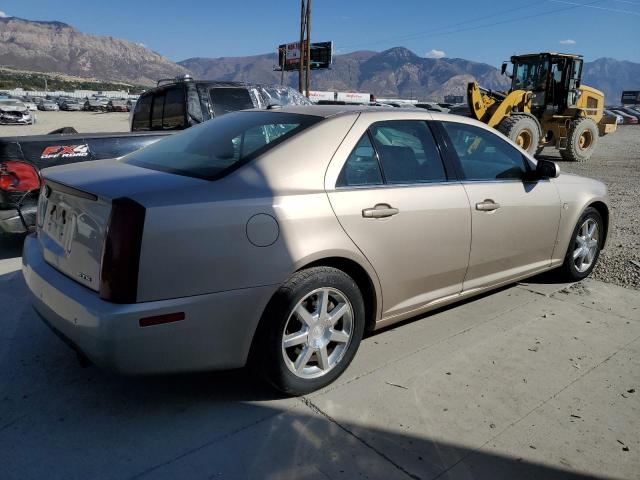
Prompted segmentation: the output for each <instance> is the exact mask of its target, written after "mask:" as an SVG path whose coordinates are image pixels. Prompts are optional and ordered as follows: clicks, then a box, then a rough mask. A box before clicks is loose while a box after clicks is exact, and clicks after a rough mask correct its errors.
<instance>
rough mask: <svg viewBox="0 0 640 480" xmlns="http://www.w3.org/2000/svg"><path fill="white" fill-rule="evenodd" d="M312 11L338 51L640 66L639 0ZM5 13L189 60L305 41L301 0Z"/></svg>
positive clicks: (398, 1)
mask: <svg viewBox="0 0 640 480" xmlns="http://www.w3.org/2000/svg"><path fill="white" fill-rule="evenodd" d="M584 5H588V6H586V7H585V6H584ZM312 6H313V15H312V32H311V34H312V41H326V40H333V41H334V45H335V48H336V50H337V52H338V53H341V52H350V51H354V50H377V51H380V50H384V49H386V48H390V47H393V46H398V45H401V46H405V47H407V48H409V49H411V50H413V51H414V52H416V53H417V54H419V55H423V56H424V55H429V56H434V57H438V56H443V55H444V56H447V57H461V58H466V59H469V60H476V61H482V62H487V63H490V64H493V65H498V64H500V63H501V62H502V60H505V59H508V58H509V56H511V55H512V54H515V53H525V52H530V51H547V50H551V51H564V52H574V53H582V54H583V55H584V56H585V58H586V60H594V59H596V58H599V57H605V56H606V57H613V58H617V59H619V60H631V61H635V62H640V0H599V1H594V0H538V1H535V0H529V1H528V0H513V1H508V0H506V1H505V0H494V1H489V0H476V1H467V0H462V1H448V2H441V1H440V2H439V1H419V0H393V1H385V2H381V1H364V0H342V1H338V0H313V2H312ZM0 11H2V12H4V13H5V14H6V15H10V16H16V17H22V18H27V19H33V20H59V21H62V22H65V23H69V24H70V25H73V26H75V27H76V28H78V29H79V30H81V31H83V32H87V33H92V34H98V35H111V36H114V37H119V38H124V39H127V40H131V41H135V42H140V43H143V44H145V45H146V46H148V47H149V48H151V49H153V50H155V51H157V52H159V53H161V54H163V55H165V56H167V57H169V58H170V59H172V60H183V59H185V58H188V57H197V56H198V57H219V56H242V55H252V54H258V53H266V52H271V51H275V47H276V46H277V45H278V44H279V43H285V42H288V41H295V40H296V38H297V36H298V35H299V30H298V28H299V27H298V23H297V22H298V19H299V15H300V3H299V1H298V0H263V1H254V0H252V1H241V0H237V1H235V2H227V1H215V0H190V1H182V2H178V1H176V0H171V1H167V0H153V1H150V0H128V1H125V0H109V1H104V0H102V1H98V0H65V1H64V2H58V1H52V0H9V1H2V0H0Z"/></svg>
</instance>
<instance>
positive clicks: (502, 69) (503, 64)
mask: <svg viewBox="0 0 640 480" xmlns="http://www.w3.org/2000/svg"><path fill="white" fill-rule="evenodd" d="M506 71H507V62H502V68H501V69H500V72H501V73H502V75H504V74H505V72H506Z"/></svg>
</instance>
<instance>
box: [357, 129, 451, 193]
mask: <svg viewBox="0 0 640 480" xmlns="http://www.w3.org/2000/svg"><path fill="white" fill-rule="evenodd" d="M370 131H371V136H372V138H373V140H374V143H375V147H376V150H377V151H378V155H379V157H380V163H381V164H382V171H383V172H384V178H385V180H386V181H387V183H397V184H409V183H429V182H444V181H445V180H446V179H447V176H446V174H445V171H444V165H443V164H442V160H441V159H440V153H439V152H438V148H437V147H436V143H435V140H434V139H433V135H432V134H431V131H430V130H429V127H428V126H427V123H426V122H424V121H418V120H401V121H390V122H379V123H375V124H373V125H372V126H371V127H370Z"/></svg>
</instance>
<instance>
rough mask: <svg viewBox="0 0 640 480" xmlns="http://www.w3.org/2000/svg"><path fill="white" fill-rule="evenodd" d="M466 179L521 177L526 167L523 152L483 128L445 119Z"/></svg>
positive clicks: (443, 123) (444, 124)
mask: <svg viewBox="0 0 640 480" xmlns="http://www.w3.org/2000/svg"><path fill="white" fill-rule="evenodd" d="M442 125H443V126H444V129H445V130H446V132H447V134H448V135H449V138H450V139H451V143H452V144H453V148H454V150H455V151H456V154H457V155H458V159H459V160H460V165H461V167H462V171H463V173H464V176H465V179H467V180H504V179H518V180H519V179H522V176H523V174H524V173H525V172H526V171H527V168H526V166H525V162H524V158H523V156H522V154H521V153H520V152H519V151H518V150H517V149H515V148H514V147H512V146H511V145H509V144H508V143H507V142H506V141H504V140H503V139H501V138H500V137H499V136H498V135H497V134H495V133H492V132H490V131H488V130H485V129H484V128H480V127H476V126H475V125H467V124H465V123H454V122H442Z"/></svg>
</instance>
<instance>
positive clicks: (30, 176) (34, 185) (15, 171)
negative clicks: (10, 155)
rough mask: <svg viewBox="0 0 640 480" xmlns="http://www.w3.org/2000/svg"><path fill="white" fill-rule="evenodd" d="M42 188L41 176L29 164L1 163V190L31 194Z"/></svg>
mask: <svg viewBox="0 0 640 480" xmlns="http://www.w3.org/2000/svg"><path fill="white" fill-rule="evenodd" d="M39 188H40V175H38V171H37V170H36V169H35V168H34V167H33V166H32V165H29V164H28V163H24V162H14V161H6V162H0V189H2V190H5V191H7V192H29V191H31V190H37V189H39Z"/></svg>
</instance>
